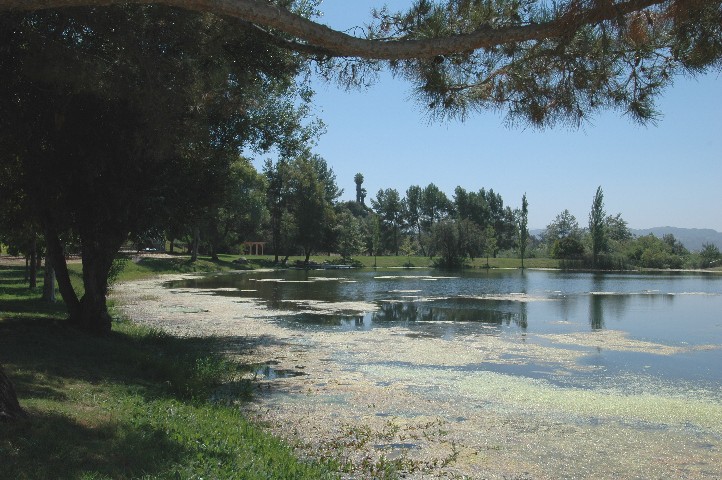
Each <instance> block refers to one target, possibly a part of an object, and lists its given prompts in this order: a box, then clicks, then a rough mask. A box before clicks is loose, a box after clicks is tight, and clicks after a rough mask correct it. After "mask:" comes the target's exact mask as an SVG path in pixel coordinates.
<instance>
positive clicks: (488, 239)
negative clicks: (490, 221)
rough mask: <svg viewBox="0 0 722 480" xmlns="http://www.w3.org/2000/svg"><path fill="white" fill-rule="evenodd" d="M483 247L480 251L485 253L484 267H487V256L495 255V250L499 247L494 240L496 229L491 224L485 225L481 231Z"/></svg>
mask: <svg viewBox="0 0 722 480" xmlns="http://www.w3.org/2000/svg"><path fill="white" fill-rule="evenodd" d="M482 238H483V249H482V251H483V252H484V254H485V255H486V268H489V256H496V251H497V249H498V248H499V247H498V244H497V242H496V231H495V230H494V227H492V226H491V225H489V226H487V227H486V229H484V231H483V236H482Z"/></svg>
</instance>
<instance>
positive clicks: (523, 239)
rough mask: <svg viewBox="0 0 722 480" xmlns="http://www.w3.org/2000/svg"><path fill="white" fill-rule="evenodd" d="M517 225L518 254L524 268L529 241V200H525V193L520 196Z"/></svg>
mask: <svg viewBox="0 0 722 480" xmlns="http://www.w3.org/2000/svg"><path fill="white" fill-rule="evenodd" d="M517 224H518V225H519V255H520V256H521V268H524V253H525V252H526V246H527V243H529V202H527V201H526V193H525V194H524V195H523V196H522V197H521V210H520V211H519V214H518V215H517Z"/></svg>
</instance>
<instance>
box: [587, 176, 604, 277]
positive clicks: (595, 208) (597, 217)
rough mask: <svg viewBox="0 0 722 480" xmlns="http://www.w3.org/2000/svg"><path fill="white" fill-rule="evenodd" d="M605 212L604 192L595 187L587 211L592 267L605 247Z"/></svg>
mask: <svg viewBox="0 0 722 480" xmlns="http://www.w3.org/2000/svg"><path fill="white" fill-rule="evenodd" d="M605 218H606V212H605V211H604V192H602V187H601V186H600V187H597V192H596V193H595V194H594V200H593V201H592V209H591V211H590V212H589V235H590V236H591V239H592V267H593V268H594V267H596V266H597V262H598V260H599V254H600V253H601V252H604V251H606V249H607V231H606V225H605Z"/></svg>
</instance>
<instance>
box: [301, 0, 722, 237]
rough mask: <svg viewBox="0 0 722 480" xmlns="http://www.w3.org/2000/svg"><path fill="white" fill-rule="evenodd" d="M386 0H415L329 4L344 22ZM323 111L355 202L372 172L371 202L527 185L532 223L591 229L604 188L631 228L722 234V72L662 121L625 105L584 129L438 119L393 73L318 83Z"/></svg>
mask: <svg viewBox="0 0 722 480" xmlns="http://www.w3.org/2000/svg"><path fill="white" fill-rule="evenodd" d="M384 3H386V4H388V5H389V6H390V7H392V9H403V8H404V7H405V6H407V5H409V4H410V3H411V2H410V0H389V1H387V2H383V1H378V2H377V1H373V0H325V1H324V3H323V4H322V5H321V10H322V11H323V12H324V17H323V19H322V22H324V23H326V24H328V25H330V26H332V27H334V28H340V29H348V28H350V27H353V26H356V25H362V24H363V23H364V22H367V21H369V20H370V18H371V16H370V14H369V12H370V11H371V9H372V8H373V7H380V6H382V5H383V4H384ZM316 90H317V96H316V99H315V104H316V105H317V110H316V115H317V116H318V117H320V118H321V119H323V121H324V122H325V123H326V125H327V133H326V134H325V135H324V136H322V137H321V138H320V139H319V143H318V146H317V148H316V149H315V152H316V153H318V154H320V155H321V156H322V157H324V158H325V159H326V161H327V162H328V163H329V165H330V166H331V167H332V168H333V170H334V172H335V173H336V177H337V181H338V184H339V187H341V188H343V189H344V195H343V197H342V198H343V199H353V198H355V185H354V182H353V177H354V175H355V174H356V173H358V172H360V173H362V174H363V175H364V179H365V181H364V186H365V187H366V189H367V190H368V197H367V204H368V203H369V202H368V200H369V199H370V198H372V197H375V195H376V192H377V191H378V190H379V189H380V188H396V189H397V190H398V191H399V193H400V194H401V195H402V196H403V195H404V192H405V191H406V189H407V188H408V187H409V186H410V185H421V186H422V187H423V186H426V185H428V184H429V183H431V182H433V183H435V184H436V185H437V186H438V187H439V188H440V189H442V190H443V191H444V192H446V194H447V195H448V196H449V198H451V197H452V195H453V191H454V188H455V187H456V186H457V185H460V186H462V187H464V188H465V189H467V190H474V191H476V190H478V189H480V188H481V187H484V188H486V189H487V190H488V189H490V188H492V189H494V191H495V192H497V193H499V194H501V196H502V198H503V199H504V203H505V205H509V206H511V207H512V208H517V207H519V206H520V204H521V197H522V195H523V194H524V193H525V192H526V194H527V199H528V201H529V226H530V228H532V229H533V228H543V227H545V226H546V225H547V224H548V223H549V222H551V221H552V220H553V219H554V217H555V216H556V215H557V214H558V213H559V212H561V211H562V210H564V209H569V211H570V212H571V213H572V214H574V215H575V216H576V218H577V220H578V221H579V223H580V225H581V226H586V224H587V218H588V212H589V209H590V207H591V203H592V198H593V196H594V193H595V190H596V188H597V186H599V185H601V186H602V189H603V191H604V200H605V207H606V211H607V213H609V214H616V213H621V214H622V217H623V218H624V219H625V220H627V222H628V223H629V226H630V227H631V228H649V227H656V226H676V227H687V228H713V229H715V230H717V231H722V74H720V73H716V72H715V73H713V74H710V75H707V76H705V77H703V78H699V79H684V78H680V79H678V80H677V81H676V82H675V85H674V86H673V87H672V88H670V89H669V90H667V91H666V93H665V94H664V96H663V98H661V99H660V100H659V102H658V105H659V107H660V109H661V111H662V112H663V117H662V118H661V120H660V121H659V122H658V123H657V125H656V126H654V125H649V126H646V127H645V126H639V125H637V124H635V123H633V122H631V121H630V120H629V119H628V118H626V117H624V116H623V115H622V114H620V113H618V112H609V113H605V114H603V115H602V116H599V117H597V118H595V119H594V120H593V124H591V125H585V126H584V127H583V128H581V129H579V130H569V129H568V128H559V129H553V130H544V131H538V130H532V129H526V130H524V129H519V128H517V129H511V128H507V127H505V126H504V119H503V116H502V115H501V114H497V113H494V112H488V113H482V114H477V115H476V116H474V117H472V118H470V119H468V120H467V121H466V122H464V123H460V122H445V123H439V122H435V123H429V119H428V117H427V116H426V113H425V112H424V111H423V109H422V108H421V107H420V106H419V105H418V104H417V103H415V102H414V101H413V100H412V99H411V98H410V93H411V85H410V84H408V83H405V82H403V81H402V80H395V79H393V78H391V77H390V76H389V75H384V76H383V77H382V78H380V79H379V81H378V82H377V83H376V84H375V85H374V86H372V87H371V88H369V89H368V90H363V91H351V92H347V91H344V90H343V89H342V88H340V87H338V86H336V85H334V84H325V83H317V85H316Z"/></svg>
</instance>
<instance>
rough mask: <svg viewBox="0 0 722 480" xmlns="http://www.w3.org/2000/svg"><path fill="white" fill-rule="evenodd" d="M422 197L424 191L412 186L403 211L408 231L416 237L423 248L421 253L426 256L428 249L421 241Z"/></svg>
mask: <svg viewBox="0 0 722 480" xmlns="http://www.w3.org/2000/svg"><path fill="white" fill-rule="evenodd" d="M421 196H422V189H421V187H420V186H418V185H411V186H410V187H409V188H407V189H406V196H405V197H404V199H403V200H402V205H401V207H402V210H403V213H402V215H403V218H404V223H406V225H407V227H408V230H409V231H410V232H411V234H412V235H415V236H416V242H417V243H418V244H419V247H420V248H421V253H422V254H423V255H426V249H425V248H424V244H423V242H422V241H421V232H422V227H421V203H422V200H421Z"/></svg>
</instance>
